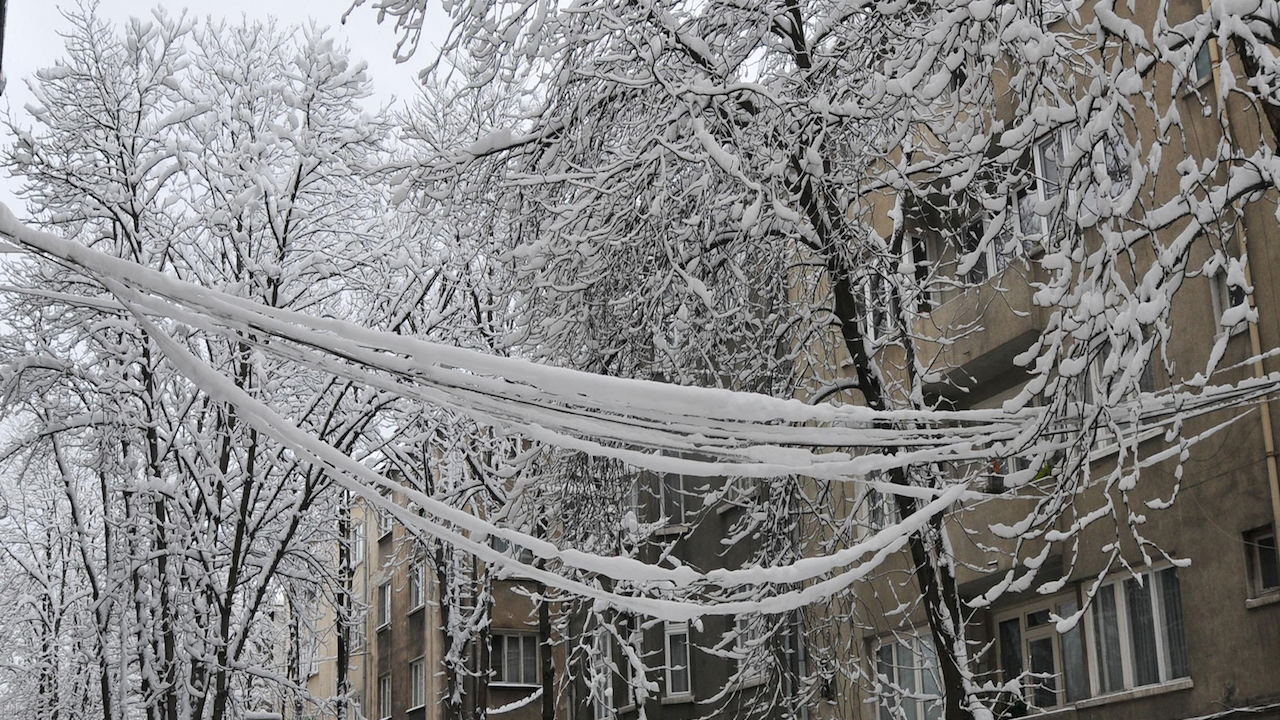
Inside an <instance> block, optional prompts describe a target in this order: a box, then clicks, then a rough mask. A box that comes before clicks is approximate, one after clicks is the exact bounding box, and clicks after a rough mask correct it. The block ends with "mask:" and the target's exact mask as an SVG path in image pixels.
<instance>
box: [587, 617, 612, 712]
mask: <svg viewBox="0 0 1280 720" xmlns="http://www.w3.org/2000/svg"><path fill="white" fill-rule="evenodd" d="M591 651H592V652H591V657H590V658H589V660H588V669H587V673H588V675H587V694H588V696H589V697H590V700H591V717H592V718H594V720H605V719H606V718H611V717H613V716H614V715H615V714H616V713H617V710H616V708H615V707H614V702H613V642H612V638H611V637H610V634H609V632H608V630H607V629H606V628H605V627H604V626H600V627H598V628H596V632H595V634H594V635H592V637H591Z"/></svg>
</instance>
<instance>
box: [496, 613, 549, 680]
mask: <svg viewBox="0 0 1280 720" xmlns="http://www.w3.org/2000/svg"><path fill="white" fill-rule="evenodd" d="M513 638H518V639H519V645H520V650H519V656H520V662H519V663H518V666H519V668H520V677H519V678H518V679H516V680H512V679H510V678H508V677H507V674H508V673H507V669H508V668H507V654H508V650H509V649H508V647H507V646H508V644H509V643H510V642H511V640H512V639H513ZM530 640H532V646H533V675H534V676H533V679H531V680H530V679H528V678H526V677H525V660H526V656H525V651H526V650H527V649H528V647H529V645H530V642H529V641H530ZM499 641H500V642H501V643H502V653H501V654H500V655H498V654H496V653H494V652H493V649H494V648H495V647H496V646H497V644H498V642H499ZM489 648H490V649H489V670H490V672H491V673H492V677H493V679H492V680H491V681H490V682H489V684H490V685H493V686H498V687H541V685H542V641H541V638H540V637H539V636H538V634H537V633H530V632H521V631H519V630H508V629H506V628H503V629H501V630H496V631H494V632H493V633H492V635H491V637H490V639H489ZM495 655H497V657H495Z"/></svg>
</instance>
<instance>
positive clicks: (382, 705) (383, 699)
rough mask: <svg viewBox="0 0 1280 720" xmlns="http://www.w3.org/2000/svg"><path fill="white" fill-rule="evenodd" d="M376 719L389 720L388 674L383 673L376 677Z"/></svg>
mask: <svg viewBox="0 0 1280 720" xmlns="http://www.w3.org/2000/svg"><path fill="white" fill-rule="evenodd" d="M378 717H379V718H380V720H391V673H390V672H384V673H382V674H381V675H379V676H378Z"/></svg>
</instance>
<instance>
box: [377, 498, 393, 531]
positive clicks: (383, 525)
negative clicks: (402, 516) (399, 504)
mask: <svg viewBox="0 0 1280 720" xmlns="http://www.w3.org/2000/svg"><path fill="white" fill-rule="evenodd" d="M378 493H379V494H380V495H382V497H383V498H384V499H385V500H386V501H387V502H392V498H391V491H390V490H379V491H378ZM377 512H378V539H382V538H384V537H386V536H388V535H390V534H391V526H392V525H393V524H394V522H395V519H394V518H392V517H391V513H390V512H389V511H387V510H385V509H383V508H378V510H377Z"/></svg>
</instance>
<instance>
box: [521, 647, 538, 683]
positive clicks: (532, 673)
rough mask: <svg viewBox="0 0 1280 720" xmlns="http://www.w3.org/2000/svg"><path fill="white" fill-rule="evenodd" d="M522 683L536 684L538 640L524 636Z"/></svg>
mask: <svg viewBox="0 0 1280 720" xmlns="http://www.w3.org/2000/svg"><path fill="white" fill-rule="evenodd" d="M524 681H525V682H527V683H533V682H538V638H537V637H535V636H533V635H525V636H524Z"/></svg>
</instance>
